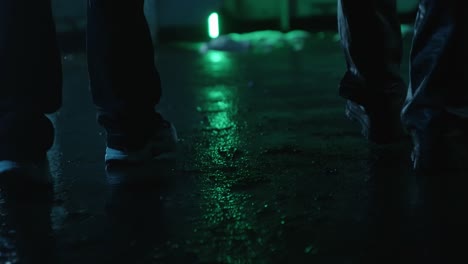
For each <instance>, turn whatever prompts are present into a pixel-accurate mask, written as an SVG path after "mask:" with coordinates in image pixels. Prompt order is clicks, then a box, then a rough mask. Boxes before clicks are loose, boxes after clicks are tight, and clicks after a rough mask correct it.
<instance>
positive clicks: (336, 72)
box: [0, 32, 440, 264]
mask: <svg viewBox="0 0 468 264" xmlns="http://www.w3.org/2000/svg"><path fill="white" fill-rule="evenodd" d="M409 44H410V39H409V38H407V39H406V40H405V60H404V63H403V67H402V73H403V76H404V77H405V79H406V80H407V72H408V66H407V62H408V59H407V58H408V52H409ZM196 49H197V44H196V43H175V44H163V45H160V47H158V50H157V58H156V61H157V65H158V67H159V70H160V73H161V76H162V82H163V100H162V101H161V104H160V105H159V106H158V110H159V111H160V112H161V113H162V114H163V115H164V116H165V117H166V118H167V119H169V120H171V121H172V122H173V123H174V124H175V126H176V128H177V131H178V135H179V141H180V142H179V149H178V151H177V155H176V157H175V158H167V159H162V160H159V161H155V162H154V163H151V164H148V165H146V166H145V167H143V168H125V167H122V168H119V167H117V168H113V169H110V170H108V171H106V170H105V168H104V163H103V158H104V149H105V142H104V134H103V130H102V129H101V128H100V127H98V125H97V124H96V121H95V112H94V108H93V105H92V101H91V97H90V94H89V91H88V82H87V69H86V58H85V54H84V53H83V52H81V51H76V52H64V54H63V63H64V104H63V107H62V109H61V110H60V111H59V112H57V113H56V114H53V115H51V116H50V118H51V119H52V120H53V122H54V125H55V128H56V141H55V145H54V147H53V149H52V150H51V151H50V152H49V166H50V174H51V176H52V178H53V183H54V186H53V187H54V188H53V190H52V193H47V192H45V191H40V190H39V191H38V190H34V191H30V190H29V189H28V188H20V189H19V190H18V191H17V193H16V194H20V195H14V196H13V197H11V196H8V195H6V194H5V193H2V194H1V195H2V197H1V200H0V219H1V220H0V221H1V222H0V223H1V228H0V263H5V264H6V263H60V264H61V263H67V264H75V263H76V264H84V263H168V264H172V263H174V264H178V263H181V264H182V263H183V264H191V263H200V264H201V263H204V264H208V263H210V264H214V263H218V264H221V263H223V264H231V263H232V264H235V263H239V264H241V263H255V264H263V263H271V264H276V263H320V264H322V263H323V264H333V263H340V264H347V263H350V264H351V263H431V261H433V262H434V263H438V262H437V261H436V259H437V258H436V257H437V256H438V255H439V253H438V250H439V249H440V247H439V245H438V243H439V241H440V240H439V239H440V237H439V236H440V234H439V233H440V232H437V231H438V230H439V229H438V227H434V226H435V225H434V222H436V220H435V219H436V217H431V216H428V215H427V214H426V213H424V215H423V216H422V214H421V212H422V211H424V212H426V211H427V210H426V211H425V210H420V209H419V208H420V207H424V206H419V205H420V204H421V202H419V200H418V198H417V196H418V194H419V193H420V189H419V188H418V187H417V183H416V182H417V179H416V178H415V176H414V173H413V172H412V171H411V169H410V159H409V153H410V149H411V144H410V141H409V140H407V141H402V142H401V143H400V144H394V145H390V146H385V147H378V146H374V145H372V144H369V143H367V142H366V140H365V139H363V138H362V137H361V135H360V128H359V127H358V125H357V124H355V123H352V122H349V121H348V120H346V118H345V116H344V102H345V101H344V100H343V99H342V98H340V97H338V90H337V87H338V83H339V80H340V78H341V76H342V74H343V72H344V69H345V68H344V60H343V54H342V51H341V49H340V47H339V43H338V42H337V41H336V40H335V37H334V33H333V32H332V33H325V34H323V33H322V34H314V36H313V38H312V39H311V40H310V41H309V42H308V43H307V45H306V46H305V48H304V50H302V51H292V50H289V49H277V50H273V51H271V52H266V53H261V52H260V53H235V52H234V53H233V52H220V51H211V52H208V53H207V54H200V53H198V52H197V50H196ZM125 177H128V178H136V177H143V178H148V177H149V178H152V179H157V181H156V182H154V183H153V182H152V184H144V185H128V184H118V183H115V184H110V182H109V179H111V180H112V179H121V178H125ZM423 203H424V202H423ZM428 207H430V208H434V207H433V206H432V205H431V206H428Z"/></svg>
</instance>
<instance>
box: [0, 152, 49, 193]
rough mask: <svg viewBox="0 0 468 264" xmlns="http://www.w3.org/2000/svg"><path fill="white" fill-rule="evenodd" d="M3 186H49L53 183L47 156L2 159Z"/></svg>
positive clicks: (1, 180) (0, 165)
mask: <svg viewBox="0 0 468 264" xmlns="http://www.w3.org/2000/svg"><path fill="white" fill-rule="evenodd" d="M0 184H1V185H3V186H49V185H51V184H52V177H51V175H50V169H49V162H48V160H47V157H45V156H44V158H43V159H41V160H37V161H23V162H18V161H10V160H2V161H0Z"/></svg>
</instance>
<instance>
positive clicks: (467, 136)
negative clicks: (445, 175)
mask: <svg viewBox="0 0 468 264" xmlns="http://www.w3.org/2000/svg"><path fill="white" fill-rule="evenodd" d="M410 134H411V139H412V141H413V151H412V153H411V160H412V162H413V169H415V170H417V171H420V172H430V171H431V170H442V169H443V170H457V169H466V168H468V163H467V162H468V120H463V119H461V118H457V117H454V116H451V115H446V116H444V117H443V118H442V119H441V120H438V121H437V122H434V123H433V124H431V125H430V126H428V127H427V128H425V129H412V130H410Z"/></svg>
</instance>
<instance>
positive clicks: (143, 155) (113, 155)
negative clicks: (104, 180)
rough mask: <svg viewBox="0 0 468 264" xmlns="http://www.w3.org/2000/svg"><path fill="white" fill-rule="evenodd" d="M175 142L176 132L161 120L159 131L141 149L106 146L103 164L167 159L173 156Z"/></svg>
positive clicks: (169, 124) (170, 124) (166, 122)
mask: <svg viewBox="0 0 468 264" xmlns="http://www.w3.org/2000/svg"><path fill="white" fill-rule="evenodd" d="M177 142H178V139H177V132H176V129H175V127H174V125H173V124H172V123H170V122H168V121H166V120H162V122H161V126H160V127H159V129H157V130H156V132H155V134H154V135H153V137H151V138H150V139H149V141H148V143H147V144H146V145H145V146H144V147H142V148H141V149H138V150H131V151H128V150H124V149H115V148H111V147H109V146H107V148H106V154H105V162H106V164H108V163H111V162H123V163H144V162H148V161H151V160H153V159H156V158H158V159H160V158H169V157H171V156H172V155H173V154H175V151H176V149H177Z"/></svg>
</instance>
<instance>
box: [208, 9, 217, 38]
mask: <svg viewBox="0 0 468 264" xmlns="http://www.w3.org/2000/svg"><path fill="white" fill-rule="evenodd" d="M208 35H209V36H210V38H217V37H218V36H219V17H218V14H217V13H211V15H210V16H209V17H208Z"/></svg>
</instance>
